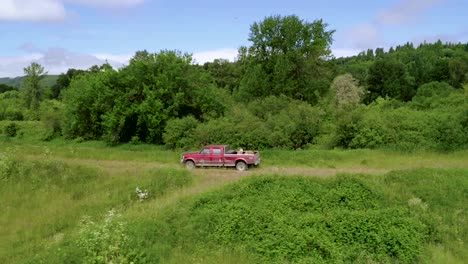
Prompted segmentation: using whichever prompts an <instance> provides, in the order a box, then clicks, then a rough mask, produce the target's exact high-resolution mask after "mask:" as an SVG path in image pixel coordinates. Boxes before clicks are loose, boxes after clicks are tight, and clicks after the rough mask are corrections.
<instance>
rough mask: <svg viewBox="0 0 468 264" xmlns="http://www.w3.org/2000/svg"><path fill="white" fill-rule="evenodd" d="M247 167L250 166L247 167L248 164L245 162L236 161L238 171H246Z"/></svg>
mask: <svg viewBox="0 0 468 264" xmlns="http://www.w3.org/2000/svg"><path fill="white" fill-rule="evenodd" d="M247 168H248V167H247V164H246V163H245V162H243V161H238V162H237V163H236V169H237V170H238V171H246V170H247Z"/></svg>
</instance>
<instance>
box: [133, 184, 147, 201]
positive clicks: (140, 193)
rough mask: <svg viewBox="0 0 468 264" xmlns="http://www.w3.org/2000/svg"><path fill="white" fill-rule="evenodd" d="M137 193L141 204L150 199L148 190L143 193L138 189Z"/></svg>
mask: <svg viewBox="0 0 468 264" xmlns="http://www.w3.org/2000/svg"><path fill="white" fill-rule="evenodd" d="M135 193H136V195H137V196H138V198H139V199H140V202H141V201H143V200H144V199H146V198H148V190H144V191H142V190H141V189H140V188H139V187H136V190H135Z"/></svg>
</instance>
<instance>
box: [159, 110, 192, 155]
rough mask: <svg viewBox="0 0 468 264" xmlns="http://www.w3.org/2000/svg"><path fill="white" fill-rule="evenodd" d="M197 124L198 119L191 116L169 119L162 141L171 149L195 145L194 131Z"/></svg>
mask: <svg viewBox="0 0 468 264" xmlns="http://www.w3.org/2000/svg"><path fill="white" fill-rule="evenodd" d="M198 125H199V122H198V120H196V119H195V118H194V117H193V116H186V117H183V118H176V119H171V120H169V121H168V122H167V125H166V128H165V129H164V134H163V140H164V143H165V144H166V146H168V147H169V148H171V149H188V148H191V147H195V139H194V131H195V129H196V127H197V126H198Z"/></svg>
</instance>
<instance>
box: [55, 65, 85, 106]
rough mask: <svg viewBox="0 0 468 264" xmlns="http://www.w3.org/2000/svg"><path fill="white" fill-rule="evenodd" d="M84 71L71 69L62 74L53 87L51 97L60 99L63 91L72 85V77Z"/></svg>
mask: <svg viewBox="0 0 468 264" xmlns="http://www.w3.org/2000/svg"><path fill="white" fill-rule="evenodd" d="M84 72H85V71H84V70H78V69H69V70H68V71H67V72H66V73H62V74H60V75H59V77H58V79H57V82H56V83H55V84H54V85H53V86H52V87H51V93H50V99H58V98H59V96H60V93H61V91H62V90H64V89H65V88H67V87H68V86H69V85H70V82H71V81H72V79H73V78H74V77H75V76H78V75H79V74H83V73H84Z"/></svg>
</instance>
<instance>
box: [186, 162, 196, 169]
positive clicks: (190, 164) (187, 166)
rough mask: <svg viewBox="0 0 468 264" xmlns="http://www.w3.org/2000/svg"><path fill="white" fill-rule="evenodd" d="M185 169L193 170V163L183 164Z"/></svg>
mask: <svg viewBox="0 0 468 264" xmlns="http://www.w3.org/2000/svg"><path fill="white" fill-rule="evenodd" d="M185 168H187V169H189V170H191V169H195V163H193V161H191V160H187V161H186V162H185Z"/></svg>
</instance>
